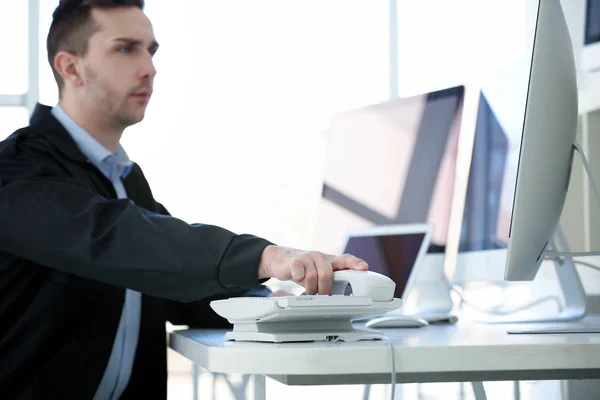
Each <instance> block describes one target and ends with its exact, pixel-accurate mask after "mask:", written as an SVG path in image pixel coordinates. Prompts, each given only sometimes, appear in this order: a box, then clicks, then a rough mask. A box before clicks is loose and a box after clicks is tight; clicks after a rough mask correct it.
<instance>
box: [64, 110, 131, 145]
mask: <svg viewBox="0 0 600 400" xmlns="http://www.w3.org/2000/svg"><path fill="white" fill-rule="evenodd" d="M59 104H60V107H61V108H62V109H63V110H64V112H65V113H66V114H67V115H68V116H69V117H70V118H71V119H72V120H73V121H75V122H76V123H77V125H79V126H81V127H82V128H83V129H85V131H86V132H87V133H89V134H90V135H91V136H92V137H93V138H94V139H96V140H97V141H98V143H100V144H101V145H102V146H104V147H105V148H106V149H108V151H110V152H111V153H114V152H115V151H117V147H118V146H119V141H120V140H121V135H122V134H123V130H122V129H118V128H114V127H110V126H109V125H108V124H106V121H105V120H103V116H102V115H101V114H100V113H94V112H89V111H87V110H85V109H84V108H83V107H81V105H78V106H74V105H73V104H72V102H70V101H66V100H64V99H61V100H60V101H59Z"/></svg>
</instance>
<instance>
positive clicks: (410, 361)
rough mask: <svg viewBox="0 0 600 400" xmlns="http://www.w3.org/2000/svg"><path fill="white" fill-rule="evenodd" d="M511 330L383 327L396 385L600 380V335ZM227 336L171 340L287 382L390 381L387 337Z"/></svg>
mask: <svg viewBox="0 0 600 400" xmlns="http://www.w3.org/2000/svg"><path fill="white" fill-rule="evenodd" d="M594 319H595V320H596V321H598V323H599V324H600V318H598V317H594ZM358 327H361V326H360V325H359V324H357V328H358ZM508 327H509V326H508V325H481V324H473V323H468V322H463V321H461V322H459V323H458V324H457V325H450V326H435V325H433V326H429V327H426V328H416V329H415V328H412V329H406V328H404V329H385V330H384V332H385V333H386V335H387V336H388V337H389V338H390V339H391V340H392V341H393V343H394V347H395V361H396V374H397V382H398V383H409V382H410V383H412V382H482V381H500V380H502V381H508V380H513V381H519V380H559V379H560V380H562V379H598V378H600V334H567V335H509V334H507V333H506V330H507V328H508ZM224 334H225V331H224V330H185V331H176V332H173V333H171V334H170V340H169V342H170V343H169V345H170V347H171V348H172V349H174V350H175V351H177V352H179V353H180V354H182V355H183V356H185V357H187V358H188V359H190V360H191V361H193V362H194V363H196V364H198V365H199V366H201V367H202V368H204V369H206V370H208V371H211V372H222V373H242V374H255V375H257V376H268V377H270V378H272V379H275V380H277V381H279V382H282V383H284V384H288V385H335V384H353V383H354V384H374V383H389V382H390V379H391V376H390V375H391V350H390V345H389V343H387V342H383V341H372V342H371V341H368V342H367V341H362V342H356V343H329V342H312V343H285V344H269V343H248V342H228V341H226V340H225V339H224ZM290 360H294V361H293V362H291V361H290ZM257 383H258V392H255V394H256V395H257V396H258V397H259V398H264V396H265V393H264V378H263V380H262V382H261V381H260V380H257ZM479 398H485V397H484V396H483V395H480V396H479Z"/></svg>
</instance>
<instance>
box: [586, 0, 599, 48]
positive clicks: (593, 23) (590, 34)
mask: <svg viewBox="0 0 600 400" xmlns="http://www.w3.org/2000/svg"><path fill="white" fill-rule="evenodd" d="M584 37H585V39H584V44H586V45H588V44H593V43H596V42H600V0H586V5H585V34H584Z"/></svg>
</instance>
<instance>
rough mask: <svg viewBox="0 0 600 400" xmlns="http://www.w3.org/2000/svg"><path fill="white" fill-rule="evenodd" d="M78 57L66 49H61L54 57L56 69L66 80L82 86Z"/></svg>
mask: <svg viewBox="0 0 600 400" xmlns="http://www.w3.org/2000/svg"><path fill="white" fill-rule="evenodd" d="M77 61H78V57H77V56H76V55H74V54H71V53H69V52H66V51H60V52H58V53H57V54H56V56H55V57H54V69H56V71H57V72H58V73H59V74H60V76H62V78H63V80H64V81H65V82H70V83H71V84H72V85H73V86H76V87H78V86H81V85H82V84H83V81H82V79H81V75H80V74H79V71H78V63H77Z"/></svg>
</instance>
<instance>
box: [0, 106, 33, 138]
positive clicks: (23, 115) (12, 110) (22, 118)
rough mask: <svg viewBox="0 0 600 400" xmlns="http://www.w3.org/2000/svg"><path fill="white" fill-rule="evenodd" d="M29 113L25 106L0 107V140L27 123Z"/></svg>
mask: <svg viewBox="0 0 600 400" xmlns="http://www.w3.org/2000/svg"><path fill="white" fill-rule="evenodd" d="M28 119H29V114H28V112H27V109H26V108H25V107H0V140H4V139H6V138H7V137H8V136H10V135H11V134H12V133H13V132H14V131H16V130H17V129H19V128H23V127H24V126H27V125H28Z"/></svg>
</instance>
